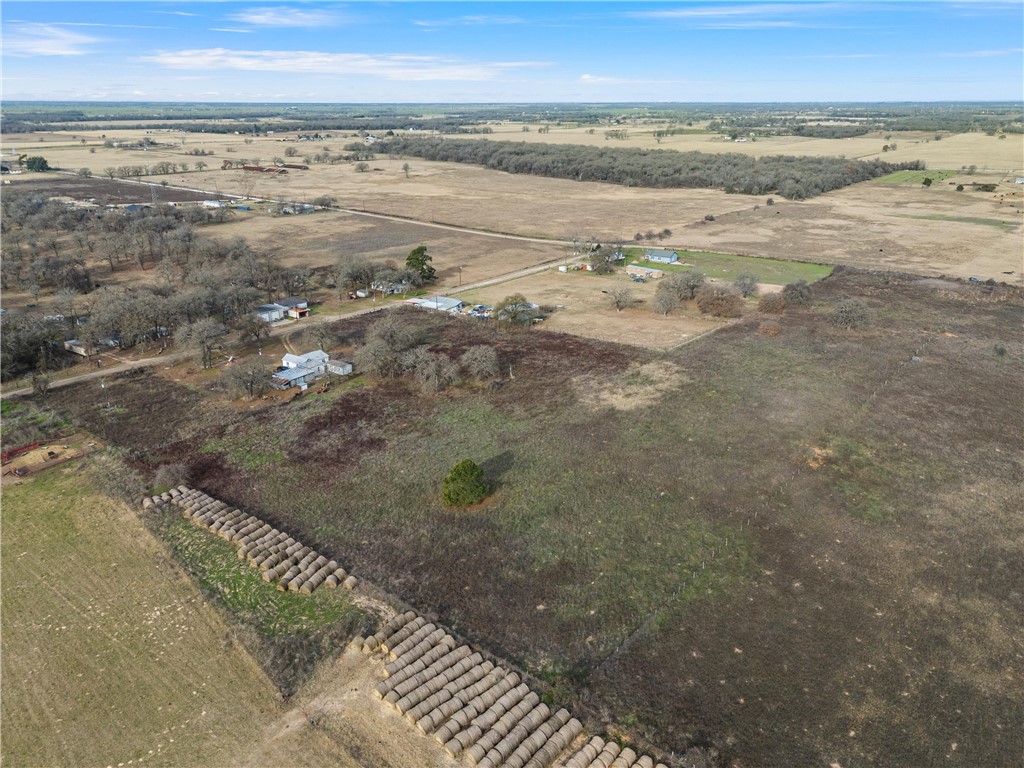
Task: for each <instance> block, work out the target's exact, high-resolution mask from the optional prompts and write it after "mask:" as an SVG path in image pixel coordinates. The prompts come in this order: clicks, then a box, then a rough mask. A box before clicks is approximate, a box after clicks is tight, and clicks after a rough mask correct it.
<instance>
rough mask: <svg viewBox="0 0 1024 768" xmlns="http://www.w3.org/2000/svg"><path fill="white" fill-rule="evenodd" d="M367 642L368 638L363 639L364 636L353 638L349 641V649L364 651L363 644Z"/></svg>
mask: <svg viewBox="0 0 1024 768" xmlns="http://www.w3.org/2000/svg"><path fill="white" fill-rule="evenodd" d="M365 642H366V638H365V637H363V636H362V635H356V636H355V637H353V638H352V639H351V640H350V641H349V643H348V647H349V648H351V649H352V650H353V651H359V650H362V648H363V644H364V643H365Z"/></svg>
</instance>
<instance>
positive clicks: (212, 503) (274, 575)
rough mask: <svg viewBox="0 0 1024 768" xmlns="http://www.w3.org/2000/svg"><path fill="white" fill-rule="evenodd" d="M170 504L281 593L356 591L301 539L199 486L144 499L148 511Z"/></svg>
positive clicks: (354, 581) (355, 581) (339, 569)
mask: <svg viewBox="0 0 1024 768" xmlns="http://www.w3.org/2000/svg"><path fill="white" fill-rule="evenodd" d="M167 504H171V505H173V506H176V507H178V508H180V509H181V513H182V515H183V516H184V517H186V518H187V519H189V520H191V521H192V522H193V523H195V524H196V525H198V526H200V527H201V528H205V529H207V530H208V531H210V532H212V533H216V534H217V535H218V536H220V537H221V538H222V539H224V540H225V541H230V542H232V543H233V544H235V545H237V546H238V558H239V559H240V560H248V561H249V562H250V563H251V564H252V565H254V566H256V567H258V568H259V569H260V570H261V571H263V580H264V581H266V582H272V583H274V584H275V585H276V586H277V588H278V589H279V590H281V591H282V592H284V591H291V592H301V593H302V594H305V595H308V594H311V593H312V592H313V590H315V589H317V588H318V587H321V586H323V587H327V588H328V589H335V588H336V587H339V586H341V587H344V588H345V589H354V588H355V586H356V584H358V583H359V580H358V579H356V577H355V576H351V575H349V574H348V573H347V572H346V571H345V569H344V568H342V567H341V566H340V565H338V563H337V561H335V560H328V559H327V558H326V557H325V556H323V555H321V554H319V553H318V552H317V551H316V550H314V549H313V548H312V547H307V546H304V545H303V544H302V542H300V541H296V540H295V539H293V538H292V537H291V536H289V535H288V534H287V533H284V532H283V531H279V530H278V529H277V528H274V527H273V526H271V525H270V524H269V523H265V522H263V521H262V520H260V519H259V518H258V517H255V516H254V515H247V514H245V513H244V512H242V511H241V510H240V509H235V508H233V507H231V506H230V505H228V504H225V503H224V502H223V501H218V500H217V499H215V498H213V497H212V496H209V495H208V494H205V493H203V492H202V491H200V490H198V489H196V488H189V487H188V486H186V485H179V486H178V487H177V488H172V489H171V490H169V491H167V492H166V493H163V494H161V495H159V496H151V497H148V498H146V499H144V500H143V502H142V508H143V509H144V510H148V509H152V508H153V507H161V508H162V507H165V506H166V505H167Z"/></svg>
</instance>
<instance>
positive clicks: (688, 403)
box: [50, 271, 1024, 768]
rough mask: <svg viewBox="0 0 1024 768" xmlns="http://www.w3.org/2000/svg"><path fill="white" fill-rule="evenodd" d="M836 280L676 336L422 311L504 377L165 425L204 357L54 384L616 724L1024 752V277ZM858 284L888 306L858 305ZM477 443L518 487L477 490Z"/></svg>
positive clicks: (800, 755)
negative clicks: (773, 329)
mask: <svg viewBox="0 0 1024 768" xmlns="http://www.w3.org/2000/svg"><path fill="white" fill-rule="evenodd" d="M559 277H560V278H563V279H564V278H574V277H576V276H575V275H569V276H561V275H560V276H559ZM814 290H815V297H814V302H813V304H812V305H811V306H809V307H807V308H804V309H799V308H798V309H794V310H790V311H788V312H787V314H786V315H784V316H783V317H782V318H781V320H780V329H781V333H780V335H778V336H775V337H767V336H764V335H761V334H759V333H757V330H756V329H757V327H758V325H759V324H760V322H761V321H762V320H763V318H758V317H756V316H751V317H750V318H749V319H747V320H745V321H743V322H741V323H738V324H735V325H732V326H730V327H727V328H723V329H722V330H720V331H719V332H717V333H715V334H713V335H712V336H710V337H708V338H707V339H706V340H704V341H700V342H697V343H695V344H689V345H685V346H682V347H679V348H678V349H675V350H672V351H669V352H662V353H659V352H655V351H644V350H637V349H636V348H626V347H622V346H618V345H613V344H607V343H601V342H593V341H586V340H582V339H579V338H576V337H572V336H566V335H562V334H558V333H552V332H548V331H541V330H539V329H531V330H528V331H524V332H520V333H515V332H510V333H503V332H500V331H499V330H498V329H496V328H495V327H494V326H493V325H491V324H488V323H482V322H477V321H471V320H469V319H465V320H460V319H454V318H453V319H446V318H443V317H438V316H435V315H429V314H425V313H407V314H406V315H404V316H405V317H407V318H408V322H410V323H416V324H417V325H420V326H421V327H422V329H423V331H424V332H425V333H427V334H428V338H429V340H430V345H431V348H432V349H433V350H435V351H443V352H446V353H449V354H451V355H453V356H457V355H458V354H459V353H460V352H461V351H462V350H464V349H466V348H467V347H468V346H471V345H473V344H480V343H486V344H491V345H493V346H495V347H496V348H497V350H498V352H499V355H500V359H501V361H502V370H503V373H504V374H505V375H503V380H502V381H501V382H500V384H497V385H495V386H494V387H486V388H483V387H475V386H464V387H461V388H459V389H456V390H452V391H450V392H448V393H445V394H442V395H423V394H422V393H420V392H419V391H418V390H416V389H414V388H413V386H412V384H411V383H410V382H404V381H403V382H390V383H388V382H385V383H382V384H378V385H371V386H363V387H359V388H357V389H350V390H348V391H344V392H329V393H327V394H325V395H316V396H307V397H303V398H301V399H300V400H298V401H296V402H294V403H290V404H288V405H286V406H279V407H274V408H268V409H264V410H261V411H259V412H256V413H253V414H252V415H249V416H243V415H239V414H238V413H237V412H234V413H230V414H229V411H228V410H226V409H223V410H208V411H206V413H205V414H204V417H203V418H202V419H201V420H200V419H198V418H193V419H192V421H191V422H189V419H188V417H187V416H186V417H181V418H180V420H177V421H171V422H170V424H171V426H170V427H165V426H163V425H161V427H160V435H161V438H160V439H159V440H157V439H155V432H154V430H156V429H157V428H156V427H155V426H154V423H159V422H160V420H161V417H162V414H163V413H164V412H165V411H166V412H168V413H171V412H175V413H177V412H178V411H179V410H180V408H179V406H178V405H177V403H181V402H184V401H186V400H188V399H189V398H191V397H194V396H197V395H193V394H188V393H186V392H180V391H179V390H182V389H184V388H183V387H182V386H181V385H178V384H173V383H170V382H162V380H161V379H159V377H156V376H152V375H147V376H143V377H139V378H136V379H132V378H126V379H123V380H117V381H112V382H109V383H108V387H107V395H106V396H107V397H109V398H111V400H112V401H113V402H116V403H117V404H119V405H120V406H122V407H123V408H124V409H125V411H126V412H134V411H136V410H138V411H144V412H145V413H146V414H147V417H148V423H147V421H143V420H141V419H134V418H128V417H127V413H126V414H125V417H118V420H117V424H114V423H113V422H110V421H105V420H106V419H108V417H106V416H104V415H103V414H101V413H99V412H97V411H96V409H95V408H94V407H93V405H92V403H93V400H94V393H93V392H92V391H91V390H88V388H86V387H83V388H82V389H80V390H79V391H75V390H59V391H57V392H54V393H52V394H51V396H50V397H51V399H52V402H53V405H54V406H55V407H58V408H59V409H61V410H63V411H65V412H67V413H68V414H73V415H74V416H75V417H76V418H79V419H83V420H85V421H87V422H88V423H90V424H91V425H93V428H95V429H97V430H98V431H100V432H101V433H104V430H107V432H106V435H107V437H108V439H112V438H113V437H114V436H115V435H116V436H117V437H118V439H119V440H120V441H122V442H123V444H125V445H126V446H128V447H132V448H136V449H137V450H139V451H141V452H142V456H143V458H144V459H145V460H146V461H148V462H150V463H151V464H153V465H154V466H155V465H159V464H161V463H164V462H167V461H187V462H188V463H190V465H191V469H192V471H193V473H194V474H195V480H196V482H197V484H198V485H200V486H201V487H203V488H204V489H205V490H207V491H209V492H211V493H214V494H216V495H218V496H220V497H222V498H225V499H231V500H234V501H235V502H237V503H240V504H243V505H244V506H246V507H247V508H249V509H252V510H254V511H258V512H259V513H260V514H261V515H262V516H264V517H265V518H267V519H272V520H275V521H283V522H285V523H286V525H287V527H288V528H289V530H291V531H293V532H295V533H296V534H297V535H299V536H301V537H302V538H303V540H308V541H309V542H310V543H311V544H312V545H314V546H316V547H317V548H323V549H324V550H327V551H331V552H332V553H334V554H335V555H336V556H341V557H344V558H347V559H348V561H350V562H351V564H352V568H353V570H355V572H357V573H359V574H361V575H364V576H366V577H367V578H369V579H370V580H372V581H375V582H377V583H379V584H381V585H382V586H385V587H386V588H388V589H389V590H391V591H393V592H394V593H396V594H398V595H400V596H402V597H403V598H405V599H407V600H409V601H410V602H411V603H412V604H413V605H414V606H416V607H417V608H418V609H420V610H422V611H431V612H436V613H437V614H438V615H439V616H440V617H441V619H442V621H444V622H445V623H447V624H448V625H450V626H453V627H454V628H456V629H458V630H459V631H460V632H462V633H464V634H465V635H466V636H467V637H468V638H471V639H475V640H478V641H481V642H483V643H485V644H486V646H487V647H488V648H490V649H491V650H495V651H498V652H501V653H503V654H506V655H507V656H508V657H510V658H512V659H514V660H516V661H518V662H520V663H521V664H522V665H523V666H525V667H526V668H527V669H529V670H530V671H532V672H533V673H534V674H536V675H537V676H539V677H540V678H541V679H543V680H545V681H547V683H548V684H549V685H550V686H551V692H550V695H551V696H552V697H554V698H555V699H556V700H560V701H565V702H568V703H570V704H572V705H573V706H574V707H575V708H576V710H577V711H578V712H579V713H580V714H582V715H584V716H586V717H587V718H588V719H589V720H590V723H591V724H592V725H593V724H598V725H600V723H601V722H603V721H607V720H611V721H615V722H618V723H619V724H621V725H622V726H624V728H625V733H627V734H628V735H629V737H630V738H632V739H635V740H638V741H641V742H642V741H643V740H645V739H650V740H651V741H653V742H654V743H656V744H659V745H661V746H663V747H665V748H668V749H675V750H683V749H685V748H686V747H687V746H689V745H691V744H695V743H696V744H714V745H716V746H718V747H719V748H721V749H722V750H723V753H724V756H725V759H726V760H727V761H728V762H729V764H732V765H738V766H761V765H818V764H826V765H827V764H830V763H833V762H836V763H839V764H841V765H843V766H867V765H878V764H892V765H914V766H934V765H949V766H970V767H971V768H975V767H977V766H986V767H987V766H991V767H992V768H995V766H1003V765H1005V764H1006V756H1007V755H1014V754H1020V753H1021V752H1022V750H1024V742H1022V735H1021V734H1022V733H1024V728H1021V725H1022V724H1024V698H1022V696H1021V690H1022V680H1021V674H1022V659H1024V646H1022V642H1021V638H1022V637H1024V623H1022V619H1021V614H1020V612H1019V611H1018V610H1017V609H1016V606H1017V604H1018V603H1019V601H1020V596H1021V595H1022V594H1024V582H1022V580H1021V578H1022V573H1024V546H1022V542H1024V525H1022V521H1021V518H1020V515H1019V512H1018V510H1019V509H1020V508H1021V506H1022V505H1024V498H1022V496H1021V488H1022V483H1024V467H1022V466H1021V463H1020V460H1019V457H1020V455H1021V451H1022V449H1024V442H1022V437H1021V436H1022V435H1024V429H1022V426H1024V425H1022V424H1021V416H1020V414H1021V411H1020V408H1019V407H1018V406H1019V404H1020V403H1021V402H1022V400H1024V388H1022V385H1021V377H1020V370H1021V367H1022V365H1024V345H1022V344H1021V342H1020V338H1019V328H1020V324H1021V321H1022V319H1024V312H1022V310H1024V307H1022V299H1021V296H1020V294H1019V291H1016V290H1015V289H1010V288H1005V287H995V288H989V287H987V286H976V285H967V284H965V283H957V282H953V281H946V280H935V279H917V278H906V277H901V276H898V275H892V274H864V273H858V272H850V271H847V272H845V273H842V272H841V273H839V274H836V275H833V276H831V277H829V278H827V279H825V280H823V281H821V282H819V283H817V284H816V285H815V287H814ZM846 298H857V299H859V300H860V301H862V302H864V303H865V304H866V305H867V306H868V307H869V310H870V316H871V320H870V323H869V324H868V325H867V326H866V327H865V328H863V329H859V330H853V331H843V330H838V329H836V328H833V327H832V326H831V325H830V324H829V322H828V318H829V315H830V313H831V308H832V307H833V306H834V305H835V304H836V303H837V302H838V301H840V300H842V299H846ZM372 321H373V318H372V317H360V318H354V319H352V320H351V321H347V322H346V323H344V324H342V325H339V326H338V328H337V331H336V333H337V335H336V337H335V343H336V344H338V345H341V346H344V345H351V344H353V343H357V342H358V340H359V339H360V338H361V336H362V333H363V331H364V329H365V328H366V326H367V325H368V324H369V323H371V322H372ZM509 366H511V373H512V375H513V376H514V378H511V377H509V376H508V375H507V372H508V369H509ZM193 412H194V410H193ZM200 445H205V446H206V447H207V452H204V453H202V454H200V453H198V452H197V447H198V446H200ZM272 451H280V452H281V453H283V457H282V458H281V459H280V460H276V461H269V462H265V463H262V462H261V463H258V465H253V464H252V463H251V457H252V456H254V455H257V454H261V453H269V452H272ZM466 456H469V457H472V458H474V459H475V460H477V461H478V462H479V463H480V464H481V466H482V467H483V468H484V471H485V473H486V475H487V476H488V478H489V479H490V481H491V482H492V483H493V485H494V487H495V493H494V494H493V496H492V497H491V498H490V499H488V500H487V501H486V502H485V503H484V504H482V505H481V506H480V507H478V508H474V509H471V510H465V511H458V510H450V509H446V508H444V507H443V506H442V505H441V503H440V500H439V496H440V493H439V491H440V484H441V478H442V477H443V476H444V475H445V474H446V473H447V471H448V469H449V468H450V467H451V466H452V465H453V464H454V463H455V462H456V461H459V460H460V459H462V458H464V457H466ZM297 499H301V503H300V504H297V503H296V500H297ZM954 745H955V748H954Z"/></svg>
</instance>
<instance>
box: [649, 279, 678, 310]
mask: <svg viewBox="0 0 1024 768" xmlns="http://www.w3.org/2000/svg"><path fill="white" fill-rule="evenodd" d="M681 303H682V299H681V298H680V297H679V293H678V292H677V291H675V290H673V288H672V286H670V285H668V284H667V283H661V284H660V285H659V286H658V290H657V291H655V292H654V299H653V300H652V301H651V309H652V310H653V311H654V312H657V313H658V314H659V315H667V314H668V313H669V312H671V311H672V310H673V309H676V308H677V307H678V306H679V305H680V304H681Z"/></svg>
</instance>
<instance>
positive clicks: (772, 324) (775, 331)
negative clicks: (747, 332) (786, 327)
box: [757, 320, 782, 336]
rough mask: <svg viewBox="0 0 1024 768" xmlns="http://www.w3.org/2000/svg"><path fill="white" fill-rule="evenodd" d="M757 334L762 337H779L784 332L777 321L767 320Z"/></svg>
mask: <svg viewBox="0 0 1024 768" xmlns="http://www.w3.org/2000/svg"><path fill="white" fill-rule="evenodd" d="M757 332H758V333H760V334H761V335H762V336H778V335H779V334H780V333H781V332H782V328H781V326H779V323H778V321H777V320H765V321H764V322H763V323H761V324H760V325H759V326H757Z"/></svg>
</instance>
